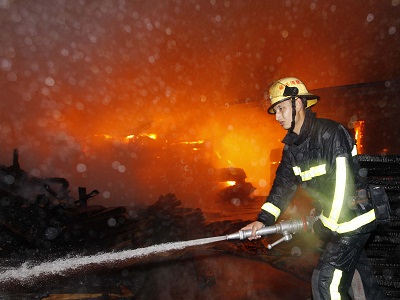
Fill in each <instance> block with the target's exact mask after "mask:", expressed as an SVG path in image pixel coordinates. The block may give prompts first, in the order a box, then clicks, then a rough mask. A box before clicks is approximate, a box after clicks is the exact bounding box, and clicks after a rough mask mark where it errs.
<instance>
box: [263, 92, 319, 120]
mask: <svg viewBox="0 0 400 300" xmlns="http://www.w3.org/2000/svg"><path fill="white" fill-rule="evenodd" d="M296 97H298V98H306V99H307V107H306V109H307V108H310V107H312V106H314V105H315V104H317V102H318V101H319V96H317V95H314V94H311V93H306V94H302V95H297V96H296ZM291 98H292V97H282V99H279V100H276V101H275V102H274V104H272V105H271V106H270V107H269V108H268V110H267V111H268V113H269V114H271V115H274V114H275V110H274V107H275V106H276V105H278V104H279V103H282V102H284V101H287V100H290V99H291Z"/></svg>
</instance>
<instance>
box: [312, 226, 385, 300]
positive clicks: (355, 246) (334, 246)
mask: <svg viewBox="0 0 400 300" xmlns="http://www.w3.org/2000/svg"><path fill="white" fill-rule="evenodd" d="M369 236H370V234H369V233H367V234H359V235H348V236H345V235H335V236H332V237H331V238H330V240H329V241H328V242H327V243H326V247H325V250H324V252H323V253H322V255H321V257H320V259H319V262H318V264H317V266H316V267H315V269H314V272H313V275H312V293H313V300H347V299H352V297H354V299H366V300H369V299H371V300H383V299H386V296H385V294H384V293H383V291H382V289H381V288H380V286H379V284H378V281H377V280H376V277H375V276H374V273H373V268H372V265H371V264H370V262H369V260H368V257H367V255H366V253H365V250H364V246H365V244H366V243H367V241H368V238H369ZM356 270H357V273H356V275H357V278H360V279H361V282H362V287H361V288H359V289H357V291H356V292H357V293H358V294H360V293H361V294H364V295H363V296H358V295H357V296H356V295H353V293H352V292H351V283H352V279H353V276H354V274H355V272H356ZM358 275H359V276H358ZM349 291H350V292H349ZM350 295H351V296H352V297H350Z"/></svg>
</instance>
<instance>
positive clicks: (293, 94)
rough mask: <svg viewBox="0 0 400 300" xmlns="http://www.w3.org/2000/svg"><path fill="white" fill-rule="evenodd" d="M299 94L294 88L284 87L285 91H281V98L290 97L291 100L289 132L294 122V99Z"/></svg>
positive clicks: (292, 128)
mask: <svg viewBox="0 0 400 300" xmlns="http://www.w3.org/2000/svg"><path fill="white" fill-rule="evenodd" d="M298 94H299V89H298V88H297V87H295V86H293V87H290V86H287V85H285V90H284V91H283V96H290V98H291V100H292V124H291V125H290V128H289V131H290V132H293V130H294V125H295V124H294V120H295V118H296V97H297V95H298Z"/></svg>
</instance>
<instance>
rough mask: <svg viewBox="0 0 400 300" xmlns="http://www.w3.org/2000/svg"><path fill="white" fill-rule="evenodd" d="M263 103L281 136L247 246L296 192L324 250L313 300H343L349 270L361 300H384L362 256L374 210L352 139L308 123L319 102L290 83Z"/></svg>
mask: <svg viewBox="0 0 400 300" xmlns="http://www.w3.org/2000/svg"><path fill="white" fill-rule="evenodd" d="M268 96H269V101H270V107H269V108H268V113H269V114H275V119H276V121H278V122H279V124H280V125H281V126H282V127H283V128H284V129H286V130H287V134H286V136H285V138H284V139H283V141H282V142H283V143H284V148H283V153H282V159H281V161H280V164H279V166H278V169H277V171H276V176H275V179H274V183H273V185H272V188H271V190H270V193H269V195H268V197H267V198H266V202H265V203H264V205H263V206H262V208H261V211H260V213H259V215H258V218H257V221H254V222H252V223H251V224H248V225H247V226H245V227H244V228H242V230H249V229H251V230H252V233H253V234H252V236H251V237H250V238H249V239H257V238H260V236H256V231H257V230H259V229H261V228H262V227H264V226H271V225H273V224H274V223H275V222H276V221H277V219H278V217H279V215H280V214H281V213H282V212H283V211H284V210H285V209H286V208H287V206H288V205H289V203H290V201H291V200H292V198H293V196H294V194H295V192H296V190H297V189H298V187H301V188H303V189H304V190H305V191H306V192H307V193H308V195H309V196H310V197H311V198H312V199H313V205H314V207H315V211H316V214H317V215H318V218H317V221H316V222H315V223H314V226H313V229H314V232H315V233H316V234H318V235H319V237H320V238H321V240H323V241H325V246H326V247H325V248H324V251H323V253H322V254H321V257H320V259H319V261H318V264H317V266H316V267H315V269H314V271H313V275H312V282H311V284H312V293H313V299H314V300H318V299H350V298H349V297H350V296H349V290H350V287H351V282H352V278H353V275H354V273H355V270H357V271H358V273H359V274H360V276H361V279H362V282H363V288H364V293H365V298H366V299H374V300H378V299H385V295H384V293H383V292H382V291H381V289H380V287H379V285H378V283H377V280H376V278H375V277H374V275H373V272H372V266H371V265H370V263H369V262H368V258H367V257H366V254H365V250H364V247H365V244H366V242H367V240H368V238H369V236H370V234H371V232H372V231H373V230H374V229H375V228H376V223H377V222H376V220H375V219H376V216H375V210H374V209H373V206H372V205H371V204H370V203H369V202H368V200H367V201H364V200H365V199H361V198H365V194H366V193H365V188H366V181H367V180H366V172H363V171H365V170H362V169H360V167H359V164H358V161H357V148H356V146H355V141H354V139H353V137H352V136H351V135H350V134H349V132H348V131H347V130H346V129H345V128H344V127H343V126H342V125H341V124H339V123H337V122H335V121H332V120H329V119H322V118H317V117H316V116H315V114H314V113H313V112H312V110H311V109H310V108H311V107H312V106H313V105H315V104H316V103H317V102H318V101H319V96H316V95H313V94H311V93H309V92H308V90H307V88H306V86H305V85H304V84H303V83H302V82H301V81H300V80H299V79H297V78H293V77H288V78H283V79H280V80H278V81H276V82H275V83H273V84H272V85H271V87H270V89H269V95H268ZM360 191H364V193H363V192H360ZM359 200H360V201H359ZM359 202H360V204H357V203H359Z"/></svg>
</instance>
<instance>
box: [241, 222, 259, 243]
mask: <svg viewBox="0 0 400 300" xmlns="http://www.w3.org/2000/svg"><path fill="white" fill-rule="evenodd" d="M263 227H264V224H263V223H261V222H260V221H254V222H253V223H250V224H249V225H247V226H245V227H243V228H242V229H241V230H251V236H250V237H249V240H250V241H251V240H255V239H259V238H260V237H261V235H256V232H257V231H258V230H260V229H261V228H263Z"/></svg>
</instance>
